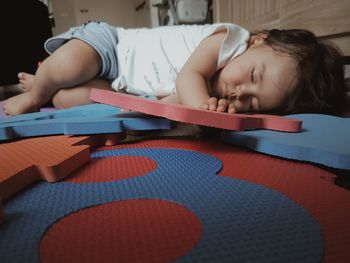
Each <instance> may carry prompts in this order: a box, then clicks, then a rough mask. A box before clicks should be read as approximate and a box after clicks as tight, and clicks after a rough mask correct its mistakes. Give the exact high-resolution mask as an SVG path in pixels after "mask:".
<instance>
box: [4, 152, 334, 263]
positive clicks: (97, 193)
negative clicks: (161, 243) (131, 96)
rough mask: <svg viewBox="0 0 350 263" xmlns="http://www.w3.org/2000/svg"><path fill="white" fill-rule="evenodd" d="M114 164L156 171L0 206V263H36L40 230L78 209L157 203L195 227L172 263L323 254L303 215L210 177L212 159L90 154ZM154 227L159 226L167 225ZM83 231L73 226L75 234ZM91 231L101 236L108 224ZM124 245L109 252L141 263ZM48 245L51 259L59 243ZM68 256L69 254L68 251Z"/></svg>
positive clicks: (303, 258)
mask: <svg viewBox="0 0 350 263" xmlns="http://www.w3.org/2000/svg"><path fill="white" fill-rule="evenodd" d="M116 156H121V157H122V156H142V157H145V158H149V159H151V160H152V161H154V162H156V163H157V167H156V168H154V170H152V171H151V172H148V173H147V174H145V175H143V176H137V177H133V178H131V179H125V180H117V181H114V182H106V183H101V182H100V183H68V182H59V183H56V184H48V183H44V182H42V183H37V184H35V185H33V186H32V187H31V188H30V189H28V190H26V191H24V192H23V193H22V194H20V195H18V196H16V197H14V198H12V199H10V200H9V201H8V202H7V203H6V206H5V209H6V213H7V214H8V222H7V223H5V224H3V225H2V226H1V227H0V235H1V237H2V238H1V239H0V254H1V255H2V259H3V260H4V261H5V262H8V261H9V262H10V261H13V262H21V261H23V259H25V261H26V262H38V261H39V252H38V251H39V241H40V239H41V238H42V236H43V234H44V233H45V232H46V231H47V229H48V228H49V227H50V226H52V228H55V227H58V226H56V225H53V224H54V223H55V222H57V220H59V219H62V220H60V221H58V222H57V223H56V224H64V222H63V221H68V219H69V217H70V216H74V214H72V213H73V212H77V213H84V212H85V211H84V210H81V209H83V208H88V207H96V208H97V205H99V204H106V203H110V202H118V201H119V202H126V203H127V202H136V201H135V200H138V201H141V202H145V200H150V201H155V202H159V201H157V200H163V201H165V202H171V203H175V204H177V205H179V206H182V207H184V208H186V209H188V210H189V211H191V212H192V213H193V214H194V215H195V217H197V218H198V221H199V222H200V223H201V237H200V239H199V242H198V243H196V245H195V246H194V247H193V249H192V250H191V251H189V252H188V253H187V254H185V255H183V253H180V254H177V255H175V258H177V262H233V261H234V262H264V261H265V262H320V260H321V258H322V256H323V248H324V244H323V238H322V233H321V230H320V227H319V225H318V224H317V223H316V221H315V220H314V219H313V218H312V217H311V216H310V214H309V213H308V212H307V211H306V210H305V209H304V208H302V207H301V206H299V205H298V204H296V203H295V202H294V201H292V200H291V199H289V198H287V197H286V196H285V195H283V194H281V193H280V192H278V191H275V190H272V189H269V188H267V187H264V186H262V185H257V184H254V183H249V182H247V181H244V180H239V179H235V178H233V177H227V176H218V175H216V173H217V172H218V171H220V170H221V168H222V162H221V161H220V160H219V159H217V158H214V157H213V156H210V155H208V154H204V153H200V152H197V151H189V150H179V149H164V148H163V149H156V148H154V149H145V148H134V149H133V148H129V149H111V150H105V151H98V152H95V153H93V154H92V157H93V158H115V157H116ZM111 164H113V162H112V163H111ZM131 165H135V162H131ZM107 169H112V167H110V168H107ZM126 169H127V168H126ZM230 172H231V173H232V175H233V174H234V173H235V171H234V170H231V171H230ZM101 175H103V173H101ZM318 180H320V179H318ZM320 181H321V180H320ZM327 184H328V183H327ZM113 213H114V212H113ZM19 214H20V216H18V215H19ZM147 214H148V216H146V217H145V218H148V217H153V218H156V216H155V214H153V213H152V210H151V209H148V210H147ZM96 216H98V213H96ZM121 216H123V215H121ZM133 216H134V217H137V216H138V215H137V213H135V214H134V215H133ZM65 217H66V218H65ZM81 218H82V217H81ZM127 218H128V217H124V219H127ZM141 218H142V217H141ZM65 219H67V220H65ZM109 222H110V224H113V223H114V222H113V220H111V221H109ZM156 223H158V224H167V221H166V220H165V221H162V220H159V221H158V222H156ZM83 225H84V224H83V222H80V223H79V224H77V225H76V227H80V226H83ZM127 226H128V227H131V228H132V227H134V226H132V225H128V224H127ZM94 227H96V228H97V229H99V228H105V227H108V224H102V225H99V224H96V225H95V226H94ZM160 228H164V225H162V226H160ZM91 230H94V231H95V228H94V229H91ZM177 230H178V229H177V228H169V232H170V233H171V235H176V234H177V235H180V237H178V238H180V239H181V237H182V236H186V232H181V231H177ZM50 231H51V229H50V230H49V232H50ZM86 231H89V229H87V230H86ZM49 232H48V233H49ZM98 233H99V231H97V232H96V234H98ZM116 234H117V237H115V238H117V239H118V242H122V244H125V243H123V242H127V240H128V237H127V236H122V235H119V236H118V233H116ZM150 235H153V234H152V233H150ZM19 237H21V238H19ZM152 237H153V236H151V237H149V239H148V240H149V242H152V240H153V238H152ZM178 238H177V239H178ZM44 239H45V238H44ZM87 241H88V240H87ZM107 243H108V244H109V246H110V244H111V243H110V242H107ZM129 244H130V246H129V247H128V246H126V247H125V246H115V250H118V249H123V248H124V249H125V250H123V251H122V253H132V257H135V256H136V257H137V258H145V254H144V253H147V251H146V252H145V250H138V247H137V245H136V244H135V243H134V242H130V243H129ZM54 245H55V247H54V248H53V249H54V250H56V253H58V254H59V253H60V246H59V243H57V244H54ZM72 245H75V244H72ZM89 248H90V249H89V250H88V251H86V252H85V254H84V255H82V256H83V257H84V258H91V257H92V256H93V255H90V253H103V250H99V251H96V250H94V249H93V247H91V246H90V247H89ZM163 252H164V251H163V250H161V251H159V253H160V254H161V253H163ZM43 253H44V252H42V254H43ZM71 253H73V254H75V253H74V249H73V251H72V252H71ZM164 253H165V252H164ZM66 256H68V257H69V255H66ZM146 258H147V257H146ZM117 261H118V260H117ZM118 262H120V261H118ZM124 262H129V261H127V260H126V261H124Z"/></svg>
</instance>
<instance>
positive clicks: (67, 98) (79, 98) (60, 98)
mask: <svg viewBox="0 0 350 263" xmlns="http://www.w3.org/2000/svg"><path fill="white" fill-rule="evenodd" d="M91 88H97V89H104V90H112V88H111V85H110V84H109V83H108V82H107V81H105V80H102V79H94V80H90V81H88V82H85V83H83V84H81V85H79V86H76V87H73V88H66V89H60V90H58V91H57V93H56V94H55V95H54V96H53V98H52V103H53V105H54V106H55V107H56V108H59V109H63V108H70V107H73V106H78V105H85V104H90V103H94V102H93V101H92V100H90V90H91Z"/></svg>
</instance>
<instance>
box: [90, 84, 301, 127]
mask: <svg viewBox="0 0 350 263" xmlns="http://www.w3.org/2000/svg"><path fill="white" fill-rule="evenodd" d="M90 99H91V100H93V101H96V102H100V103H104V104H108V105H112V106H117V107H121V108H125V109H129V110H134V111H138V112H142V113H146V114H150V115H155V116H159V117H164V118H167V119H170V120H174V121H179V122H185V123H191V124H197V125H204V126H210V127H215V128H221V129H225V130H233V131H243V130H247V129H269V130H278V131H286V132H299V131H300V129H301V125H302V121H301V120H296V119H291V118H287V117H282V116H274V115H265V114H229V113H224V112H215V111H208V110H200V109H195V108H189V107H185V106H182V105H179V104H169V103H165V102H162V101H159V100H157V101H155V100H149V99H145V98H141V97H137V96H133V95H127V94H122V93H118V92H113V91H106V90H99V89H92V90H91V93H90Z"/></svg>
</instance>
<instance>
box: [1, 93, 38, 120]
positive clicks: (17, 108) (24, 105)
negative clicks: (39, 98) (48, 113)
mask: <svg viewBox="0 0 350 263" xmlns="http://www.w3.org/2000/svg"><path fill="white" fill-rule="evenodd" d="M3 108H4V112H5V113H6V114H8V115H12V116H14V115H18V114H22V113H27V112H33V111H35V110H36V109H37V105H35V103H34V102H33V100H32V98H31V96H30V94H29V93H28V92H26V93H22V94H19V95H17V96H14V97H11V98H9V99H7V100H5V101H4V102H3Z"/></svg>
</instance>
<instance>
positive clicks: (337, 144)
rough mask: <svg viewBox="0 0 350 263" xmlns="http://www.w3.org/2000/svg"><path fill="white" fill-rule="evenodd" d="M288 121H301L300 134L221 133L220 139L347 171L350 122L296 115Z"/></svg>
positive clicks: (310, 115)
mask: <svg viewBox="0 0 350 263" xmlns="http://www.w3.org/2000/svg"><path fill="white" fill-rule="evenodd" d="M290 117H292V118H298V119H301V120H303V129H302V131H301V132H300V133H282V132H276V131H261V130H260V131H244V132H226V131H223V132H222V139H223V141H225V142H227V143H232V144H235V145H240V146H244V147H247V148H249V149H252V150H254V151H258V152H262V153H267V154H271V155H275V156H280V157H284V158H288V159H293V160H300V161H308V162H313V163H317V164H322V165H325V166H329V167H333V168H338V169H348V170H349V169H350V136H349V134H350V118H342V117H335V116H329V115H322V114H296V115H291V116H290Z"/></svg>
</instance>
